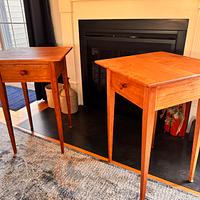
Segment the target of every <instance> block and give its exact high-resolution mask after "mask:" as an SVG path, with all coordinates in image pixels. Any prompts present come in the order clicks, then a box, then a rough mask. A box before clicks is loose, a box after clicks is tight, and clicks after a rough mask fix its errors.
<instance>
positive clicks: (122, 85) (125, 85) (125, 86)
mask: <svg viewBox="0 0 200 200" xmlns="http://www.w3.org/2000/svg"><path fill="white" fill-rule="evenodd" d="M127 86H128V85H127V83H121V84H120V89H121V90H122V89H123V88H127Z"/></svg>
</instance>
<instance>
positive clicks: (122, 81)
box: [111, 72, 144, 108]
mask: <svg viewBox="0 0 200 200" xmlns="http://www.w3.org/2000/svg"><path fill="white" fill-rule="evenodd" d="M111 85H112V87H113V88H114V89H115V91H116V92H117V93H119V94H120V95H122V96H123V97H125V98H126V99H128V100H129V101H131V102H132V103H134V104H136V105H137V106H139V107H140V108H142V107H143V97H144V86H142V85H140V84H137V83H135V82H134V81H133V80H130V79H127V78H126V77H124V76H122V75H120V74H117V73H114V72H113V73H112V75H111Z"/></svg>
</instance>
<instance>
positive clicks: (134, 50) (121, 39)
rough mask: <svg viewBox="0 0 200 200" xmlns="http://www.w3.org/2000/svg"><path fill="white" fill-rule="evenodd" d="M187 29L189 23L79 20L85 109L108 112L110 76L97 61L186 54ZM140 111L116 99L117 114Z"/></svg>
mask: <svg viewBox="0 0 200 200" xmlns="http://www.w3.org/2000/svg"><path fill="white" fill-rule="evenodd" d="M187 27H188V20H187V19H120V20H79V35H80V50H81V70H82V84H83V100H84V105H85V106H88V107H93V108H97V109H103V110H105V109H106V73H105V70H104V69H102V68H100V67H99V66H98V65H96V64H95V63H94V61H95V60H98V59H105V58H113V57H119V56H127V55H134V54H140V53H147V52H153V51H167V52H172V53H176V54H183V51H184V45H185V39H186V33H187ZM139 110H140V108H138V107H137V106H135V105H133V104H131V103H130V102H128V101H127V100H126V99H124V98H123V97H120V96H118V95H116V111H117V112H120V113H122V112H123V113H126V114H128V113H132V111H133V112H135V113H141V112H140V111H139ZM138 111H139V112H138Z"/></svg>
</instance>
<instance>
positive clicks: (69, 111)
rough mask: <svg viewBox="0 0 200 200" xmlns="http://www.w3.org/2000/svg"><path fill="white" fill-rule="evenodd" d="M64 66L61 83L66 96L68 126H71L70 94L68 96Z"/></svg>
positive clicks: (67, 81)
mask: <svg viewBox="0 0 200 200" xmlns="http://www.w3.org/2000/svg"><path fill="white" fill-rule="evenodd" d="M66 67H67V66H66V64H65V67H64V69H63V71H62V77H63V83H64V89H65V96H66V102H67V111H68V126H69V127H70V128H72V116H71V103H70V96H69V80H68V77H67V68H66Z"/></svg>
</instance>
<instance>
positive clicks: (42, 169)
mask: <svg viewBox="0 0 200 200" xmlns="http://www.w3.org/2000/svg"><path fill="white" fill-rule="evenodd" d="M15 136H16V142H17V149H18V154H17V156H16V157H15V158H14V157H13V152H12V149H11V145H10V141H9V138H8V133H7V129H6V127H5V126H4V125H3V124H0V199H1V200H19V199H21V200H25V199H26V200H32V199H34V200H37V199H38V200H50V199H51V200H53V199H54V200H62V199H66V200H128V199H129V200H130V199H131V200H138V199H139V187H140V184H139V183H140V176H139V175H138V174H135V173H133V172H130V171H128V170H124V169H122V168H119V167H117V166H114V165H110V164H108V163H105V162H102V161H99V160H97V159H94V158H92V157H90V156H87V155H84V154H81V153H78V152H75V151H73V150H70V149H68V148H65V154H64V155H62V154H61V153H60V146H59V145H57V144H54V143H51V142H48V141H45V140H43V139H40V138H37V137H34V136H31V135H29V134H28V133H25V132H22V131H20V130H18V129H15ZM147 199H148V200H197V199H200V197H197V196H194V195H192V194H189V193H186V192H184V191H181V190H178V189H175V188H173V187H171V186H168V185H165V184H163V183H160V182H157V181H153V180H149V181H148V188H147Z"/></svg>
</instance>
